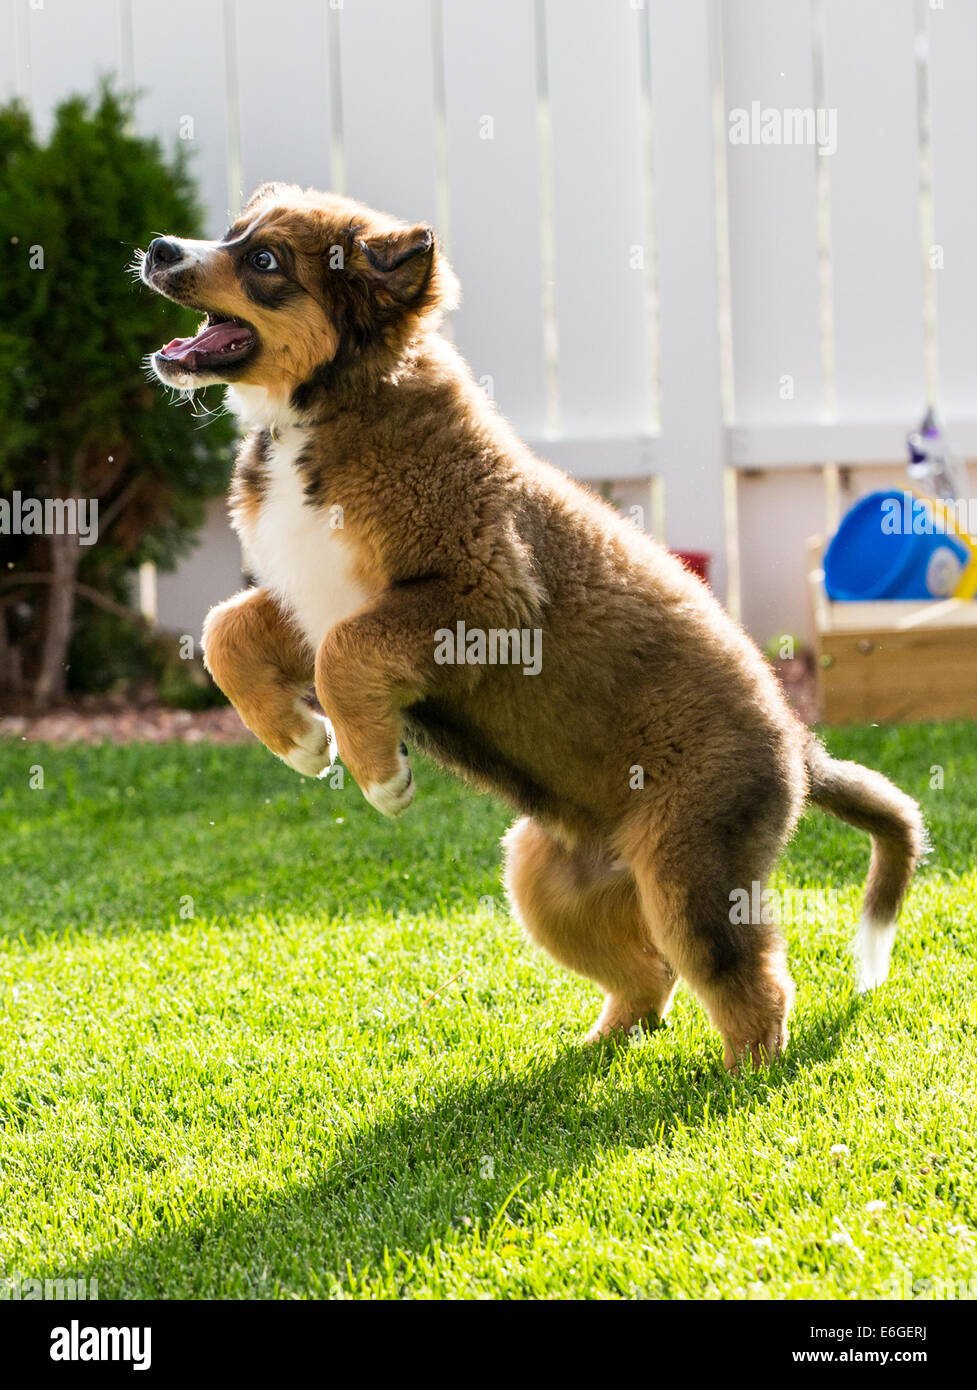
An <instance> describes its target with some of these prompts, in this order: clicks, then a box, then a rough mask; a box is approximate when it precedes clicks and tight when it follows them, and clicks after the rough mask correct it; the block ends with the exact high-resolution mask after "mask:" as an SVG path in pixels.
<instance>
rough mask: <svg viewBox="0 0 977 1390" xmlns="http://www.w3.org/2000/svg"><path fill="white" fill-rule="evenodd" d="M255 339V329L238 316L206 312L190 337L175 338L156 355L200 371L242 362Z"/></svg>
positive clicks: (175, 363)
mask: <svg viewBox="0 0 977 1390" xmlns="http://www.w3.org/2000/svg"><path fill="white" fill-rule="evenodd" d="M257 341H258V336H257V334H256V333H255V331H254V329H253V328H251V327H250V326H249V325H248V324H246V323H242V322H241V320H240V319H230V318H225V317H224V315H223V314H208V315H207V318H206V320H205V322H204V324H203V326H202V327H201V328H199V329H198V330H197V332H196V333H195V334H194V336H193V337H192V338H174V339H173V341H172V342H169V343H167V344H166V346H165V347H161V348H160V350H159V352H158V353H157V354H156V356H157V357H159V358H162V360H163V361H164V362H171V363H173V365H174V366H178V367H179V368H180V370H181V371H184V372H199V371H205V370H208V369H210V368H213V367H227V366H230V365H231V363H234V362H243V361H244V359H245V357H247V356H248V354H249V353H250V352H251V351H252V349H253V348H254V347H255V345H256V344H257Z"/></svg>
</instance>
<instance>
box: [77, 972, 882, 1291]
mask: <svg viewBox="0 0 977 1390" xmlns="http://www.w3.org/2000/svg"><path fill="white" fill-rule="evenodd" d="M859 1010H860V1001H859V1000H858V999H857V998H849V1000H848V1001H847V1002H845V1003H842V1004H840V1005H839V1006H838V1007H837V1008H835V1009H833V1010H832V1011H831V1012H829V1013H827V1014H822V1015H820V1016H819V1018H818V1020H817V1021H816V1022H812V1023H811V1024H810V1025H809V1026H808V1028H807V1030H806V1032H804V1033H802V1034H800V1035H798V1036H797V1037H796V1038H795V1040H794V1041H793V1042H792V1044H791V1047H790V1049H789V1050H788V1054H787V1056H786V1057H785V1058H784V1059H783V1060H782V1061H780V1062H778V1063H776V1064H774V1066H773V1067H772V1068H770V1069H769V1070H768V1071H765V1072H762V1073H759V1074H753V1073H749V1074H746V1075H743V1076H740V1077H737V1078H733V1077H729V1076H727V1075H726V1074H725V1073H724V1072H723V1071H722V1069H721V1067H720V1065H719V1064H718V1062H717V1061H716V1060H714V1059H710V1060H709V1061H708V1062H705V1061H699V1062H696V1060H695V1059H693V1058H688V1059H678V1060H677V1059H676V1058H675V1057H674V1054H673V1055H672V1057H671V1058H670V1059H666V1058H665V1057H664V1056H663V1055H662V1054H661V1053H660V1052H659V1053H658V1054H657V1056H656V1051H655V1038H654V1036H652V1037H651V1038H649V1039H648V1040H647V1041H646V1042H644V1043H643V1044H642V1046H641V1056H640V1061H639V1062H638V1065H637V1069H636V1072H635V1071H634V1070H630V1069H629V1077H628V1078H624V1077H623V1076H622V1077H621V1084H620V1085H615V1084H614V1082H615V1080H616V1078H615V1077H609V1076H608V1075H607V1073H608V1072H609V1070H610V1069H612V1068H613V1067H614V1063H615V1056H616V1053H615V1050H614V1049H613V1048H612V1047H610V1046H607V1045H605V1046H601V1047H597V1048H581V1047H579V1046H575V1047H574V1046H569V1045H568V1046H567V1047H566V1049H565V1050H563V1051H562V1052H561V1053H560V1054H559V1055H558V1056H557V1057H556V1059H555V1060H547V1061H545V1062H541V1063H540V1064H538V1065H535V1066H530V1068H528V1069H527V1070H525V1071H523V1072H520V1073H519V1074H518V1075H513V1074H511V1073H509V1074H500V1075H495V1076H492V1077H490V1078H488V1079H480V1078H473V1079H471V1080H469V1081H466V1082H464V1083H463V1084H457V1083H453V1082H452V1083H446V1085H445V1088H444V1091H443V1094H441V1095H440V1096H439V1097H438V1098H437V1099H436V1100H434V1101H433V1102H431V1103H430V1104H428V1105H426V1106H424V1107H420V1108H418V1109H417V1110H412V1111H407V1112H403V1111H401V1112H398V1113H396V1114H394V1115H391V1116H390V1117H388V1118H386V1119H385V1120H383V1121H382V1122H380V1123H378V1124H376V1125H375V1126H373V1127H372V1128H369V1129H366V1130H364V1131H362V1132H360V1133H358V1134H356V1135H355V1136H354V1137H353V1138H352V1139H351V1140H349V1141H348V1142H347V1143H346V1144H344V1145H343V1146H342V1147H341V1148H340V1150H339V1152H338V1153H337V1154H336V1155H335V1156H334V1158H333V1159H332V1161H331V1162H330V1163H329V1164H328V1166H327V1167H325V1168H324V1169H323V1171H322V1172H321V1174H320V1175H318V1176H317V1177H316V1178H314V1179H313V1180H312V1181H310V1182H307V1183H305V1184H303V1185H300V1186H296V1187H292V1188H288V1189H286V1190H284V1191H277V1192H274V1193H251V1194H248V1195H245V1196H233V1197H231V1196H228V1197H227V1199H226V1200H225V1201H224V1202H223V1204H222V1209H221V1211H220V1213H219V1214H218V1215H216V1216H213V1217H210V1218H207V1219H203V1220H198V1222H197V1223H196V1224H192V1223H191V1224H189V1225H186V1226H182V1227H178V1228H175V1229H172V1230H170V1231H168V1232H165V1233H162V1234H160V1235H159V1236H155V1237H153V1238H151V1239H148V1240H146V1241H144V1242H139V1241H136V1242H134V1243H127V1244H125V1245H123V1246H119V1247H116V1248H115V1249H112V1250H109V1251H105V1250H103V1251H102V1252H101V1253H100V1254H98V1255H97V1256H94V1257H93V1258H92V1259H91V1260H90V1262H89V1263H88V1267H87V1268H86V1269H83V1270H79V1271H78V1273H79V1274H86V1275H88V1277H92V1276H94V1277H97V1279H98V1281H99V1288H100V1292H101V1295H102V1297H109V1298H130V1297H136V1298H153V1297H170V1298H227V1297H231V1298H270V1297H276V1296H284V1297H295V1296H302V1295H312V1296H320V1295H328V1294H329V1293H330V1292H331V1291H334V1290H335V1288H336V1286H337V1285H338V1286H340V1287H342V1288H343V1289H344V1290H345V1291H347V1292H350V1291H353V1292H355V1289H356V1279H357V1277H358V1276H359V1275H360V1274H361V1272H362V1271H364V1270H368V1271H369V1272H370V1273H371V1274H372V1275H373V1276H374V1277H376V1276H377V1274H378V1271H379V1270H380V1269H381V1268H382V1267H383V1266H384V1265H385V1264H386V1265H387V1267H388V1268H392V1269H393V1271H394V1273H393V1280H392V1284H393V1287H395V1288H399V1287H400V1283H401V1280H404V1281H406V1278H407V1275H406V1265H407V1264H409V1263H410V1261H411V1260H412V1259H415V1260H416V1258H417V1256H418V1255H420V1254H421V1253H422V1252H424V1251H425V1250H427V1249H429V1248H433V1247H436V1246H438V1245H440V1244H442V1243H444V1242H445V1241H448V1242H459V1241H460V1242H462V1243H465V1242H471V1243H472V1244H476V1245H480V1246H481V1247H482V1249H483V1250H484V1251H485V1254H486V1257H487V1259H490V1258H491V1247H492V1243H493V1241H495V1242H498V1243H502V1244H504V1243H506V1242H508V1241H510V1240H511V1239H512V1238H513V1232H514V1230H515V1231H516V1233H517V1234H516V1238H517V1239H518V1238H519V1237H520V1234H521V1233H520V1232H519V1227H520V1224H521V1222H524V1221H525V1220H526V1218H523V1215H522V1214H523V1213H524V1211H525V1205H524V1204H525V1203H526V1202H531V1201H532V1199H533V1198H534V1196H536V1195H538V1194H539V1193H541V1192H544V1191H548V1192H550V1193H552V1192H554V1191H556V1192H558V1191H559V1189H560V1188H561V1187H562V1186H564V1185H565V1184H566V1183H568V1182H572V1181H573V1180H574V1179H575V1178H577V1177H579V1176H581V1175H585V1174H586V1173H587V1172H588V1170H593V1169H594V1168H595V1167H596V1166H597V1165H599V1164H601V1163H606V1162H609V1161H612V1159H613V1157H614V1155H615V1154H617V1155H620V1154H621V1152H622V1151H628V1150H639V1149H640V1150H644V1151H648V1150H653V1151H655V1152H658V1153H663V1152H665V1151H667V1149H668V1148H669V1146H670V1145H671V1144H672V1142H673V1140H674V1138H675V1136H676V1134H677V1133H678V1132H679V1131H680V1130H681V1131H683V1132H684V1131H687V1130H689V1129H694V1128H697V1127H699V1126H701V1125H703V1124H704V1123H708V1124H709V1125H710V1126H715V1125H716V1124H720V1125H721V1124H722V1123H723V1122H724V1120H725V1119H726V1118H727V1116H729V1115H730V1114H731V1113H732V1112H733V1111H734V1109H735V1110H736V1111H737V1112H739V1113H742V1111H743V1109H744V1107H750V1108H754V1109H755V1108H757V1107H762V1106H763V1105H765V1104H766V1102H767V1100H768V1099H769V1098H770V1097H771V1095H772V1094H773V1093H775V1092H776V1091H777V1090H778V1089H779V1088H781V1087H784V1086H791V1085H793V1084H794V1082H795V1081H796V1080H798V1079H799V1078H801V1077H802V1075H803V1073H804V1071H805V1069H806V1068H808V1067H810V1066H811V1065H813V1064H814V1063H815V1062H824V1061H826V1060H828V1059H829V1058H830V1057H831V1056H833V1054H834V1053H835V1052H836V1051H837V1049H838V1048H839V1047H840V1045H841V1040H842V1037H843V1036H844V1033H845V1031H846V1028H847V1026H848V1025H849V1024H850V1023H851V1022H852V1021H853V1020H854V1018H855V1017H856V1015H857V1014H858V1012H859ZM602 1081H604V1082H606V1083H608V1084H601V1082H602ZM514 1189H516V1191H515V1192H514V1191H513V1190H514ZM660 1196H661V1199H662V1200H663V1202H664V1203H665V1205H666V1206H667V1204H668V1200H669V1198H668V1194H667V1193H662V1194H660ZM507 1199H508V1201H507ZM634 1200H635V1202H646V1203H647V1202H650V1203H651V1204H652V1208H653V1204H654V1201H655V1200H657V1194H655V1193H654V1192H653V1191H651V1192H649V1191H646V1190H645V1191H636V1192H635V1194H634ZM476 1253H477V1252H476ZM391 1262H392V1264H391ZM351 1276H352V1277H351ZM390 1287H391V1281H390V1280H389V1279H388V1282H387V1288H388V1289H389V1288H390Z"/></svg>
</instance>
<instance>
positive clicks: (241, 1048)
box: [0, 723, 977, 1298]
mask: <svg viewBox="0 0 977 1390" xmlns="http://www.w3.org/2000/svg"><path fill="white" fill-rule="evenodd" d="M829 743H830V745H831V747H832V748H833V750H834V751H835V752H836V753H839V754H841V755H844V756H850V757H857V758H859V759H860V760H863V761H865V762H867V763H870V764H871V765H873V766H877V767H879V768H881V769H882V770H883V771H885V772H886V773H888V774H889V775H890V776H892V777H893V778H894V779H896V780H897V781H898V782H899V783H900V784H901V785H902V786H903V787H904V788H905V789H906V790H907V791H910V792H911V793H912V794H913V795H915V796H917V797H919V798H920V800H921V801H922V802H923V805H924V809H925V811H926V814H927V817H928V820H929V823H930V828H931V833H932V838H933V841H934V846H935V849H934V852H933V855H932V857H931V859H930V861H929V862H928V863H927V865H926V866H925V867H924V869H923V871H922V872H921V874H920V877H919V879H918V881H917V886H916V888H915V889H914V891H913V894H912V897H911V899H910V902H909V905H908V908H907V909H906V911H905V913H904V916H903V922H902V930H901V933H900V936H899V938H898V941H897V945H896V950H895V955H894V961H893V970H892V976H891V978H890V980H889V982H888V984H886V985H885V986H884V987H883V988H882V989H881V990H880V991H878V992H877V993H876V995H874V996H872V997H871V998H869V999H868V1000H867V1001H864V1002H860V1001H859V1000H857V999H856V997H855V996H854V994H853V991H852V987H851V968H850V960H849V955H848V951H847V939H848V935H849V927H850V923H851V922H852V921H853V920H854V918H855V915H856V911H857V903H858V900H859V897H860V893H861V885H862V881H863V878H864V874H865V869H866V864H867V858H868V841H867V838H866V837H864V836H862V835H860V834H858V833H856V832H855V831H851V830H849V829H847V828H845V827H843V826H841V825H839V824H838V823H837V822H834V821H830V820H828V819H827V818H823V817H821V816H819V815H815V814H810V815H808V816H807V817H806V818H805V820H804V822H803V824H802V826H801V828H800V830H799V832H798V834H797V836H796V838H795V840H794V843H793V844H792V846H791V848H790V850H789V851H788V853H787V855H786V857H785V859H784V862H783V863H782V865H781V866H780V870H779V871H778V875H777V878H776V884H777V885H778V886H781V887H788V886H790V887H795V888H796V887H806V888H811V889H818V888H820V889H832V890H835V891H836V892H837V895H838V899H837V901H838V904H839V906H840V909H841V910H840V911H839V912H838V913H837V915H836V916H834V917H832V918H831V919H830V920H829V922H828V923H827V925H823V926H820V927H819V926H816V925H808V924H800V925H795V926H793V927H792V928H791V929H790V931H789V933H788V935H789V938H790V942H791V959H792V964H793V968H794V973H795V976H796V979H797V983H798V1002H797V1009H796V1013H795V1015H794V1022H793V1034H792V1040H791V1045H790V1048H789V1050H788V1053H787V1055H786V1057H785V1058H784V1060H783V1061H782V1062H781V1063H778V1064H777V1065H775V1066H774V1067H773V1068H772V1069H771V1070H770V1071H769V1072H768V1073H765V1074H760V1075H753V1074H750V1075H745V1076H742V1077H740V1078H738V1079H730V1078H729V1077H728V1076H726V1075H725V1073H724V1072H723V1069H722V1064H721V1053H722V1050H721V1045H720V1042H719V1039H718V1037H717V1036H716V1034H715V1033H714V1032H713V1031H712V1030H711V1028H710V1027H709V1025H708V1024H707V1022H706V1020H705V1017H704V1015H703V1013H702V1011H701V1009H700V1007H699V1005H698V1004H697V1003H696V1001H695V1000H694V999H693V998H692V996H691V995H690V994H689V993H688V992H687V991H686V990H685V989H684V988H683V990H681V991H680V993H679V997H678V999H677V1002H676V1005H675V1008H674V1011H673V1014H672V1019H671V1022H670V1025H669V1026H668V1027H667V1028H666V1029H663V1030H660V1031H659V1032H657V1033H656V1034H654V1035H653V1036H651V1037H648V1038H646V1039H644V1040H639V1041H635V1042H631V1043H628V1044H625V1045H623V1046H621V1047H618V1048H613V1047H610V1046H602V1047H598V1048H595V1049H589V1048H585V1047H583V1046H582V1045H581V1043H580V1038H581V1036H582V1034H583V1032H584V1031H585V1029H586V1027H588V1026H589V1024H590V1023H591V1022H592V1020H593V1017H594V1016H595V1014H596V1012H597V1008H598V1002H599V1001H598V995H597V991H596V989H595V988H594V987H593V986H592V985H590V984H589V983H586V982H584V981H580V980H577V979H576V978H574V977H572V976H570V975H568V974H567V973H565V972H564V971H562V970H560V969H558V968H557V967H556V966H554V965H552V964H551V963H550V962H549V961H548V960H547V959H545V958H544V957H542V956H541V955H539V954H538V953H537V952H536V951H535V950H533V949H532V948H530V947H529V946H528V945H527V944H526V943H525V942H524V941H523V940H522V938H521V934H520V932H519V930H518V928H517V927H516V926H515V924H514V923H513V922H512V920H511V918H510V917H509V915H508V912H507V909H506V905H505V902H504V900H503V897H502V895H501V891H500V886H499V852H498V843H497V842H498V838H499V835H500V833H501V831H502V830H503V828H504V827H505V825H506V824H507V822H508V820H509V819H510V818H509V816H508V813H507V812H506V811H505V810H504V809H503V808H501V807H500V806H498V805H497V804H494V803H492V802H490V801H488V800H485V799H482V798H478V797H476V796H474V795H473V794H471V793H469V792H468V791H466V790H465V789H463V788H462V787H460V786H459V785H458V784H456V783H454V782H451V781H449V780H448V779H447V778H444V777H442V776H441V775H440V774H439V773H437V772H436V771H435V770H434V769H433V768H431V767H430V766H426V765H424V764H421V765H420V766H418V767H417V768H416V775H417V777H418V782H419V790H418V797H417V800H416V802H415V804H414V806H413V808H412V809H411V811H410V812H409V813H408V814H407V815H406V816H405V817H404V818H403V819H402V820H401V821H399V822H396V823H391V822H387V821H384V820H382V819H381V818H380V817H379V816H378V815H377V814H376V813H375V812H374V811H372V810H371V809H370V808H369V807H368V806H367V804H366V802H365V801H364V800H363V798H362V796H361V794H360V792H359V790H358V789H357V788H356V787H355V785H354V784H353V783H352V781H351V780H349V779H347V782H346V786H345V788H344V789H337V788H330V787H329V786H328V785H327V784H325V783H313V782H307V781H303V780H301V779H300V778H298V777H297V776H296V775H295V774H294V773H292V772H290V771H289V770H288V769H286V768H284V767H283V766H282V765H281V764H280V763H278V762H277V761H276V760H275V759H274V758H272V757H271V755H270V754H268V753H266V752H265V751H264V750H263V749H261V748H259V747H251V746H249V747H214V746H211V745H200V746H198V747H185V746H176V745H174V746H164V747H154V746H130V747H106V748H101V749H96V748H74V749H68V750H64V749H54V748H49V747H45V746H41V745H38V744H26V743H18V742H7V743H4V744H0V882H2V885H3V894H2V910H0V924H2V933H0V943H2V945H0V1047H2V1053H0V1056H2V1075H0V1125H2V1147H0V1275H6V1276H8V1277H9V1276H11V1275H16V1274H20V1275H21V1276H22V1277H25V1278H38V1277H40V1278H43V1277H49V1278H55V1277H61V1278H64V1277H71V1276H74V1277H81V1276H89V1277H92V1276H94V1277H97V1279H98V1281H99V1293H100V1296H101V1297H102V1298H109V1297H173V1298H187V1297H211V1298H213V1297H234V1298H241V1297H245V1298H248V1297H250V1298H255V1297H257V1298H267V1297H307V1296H313V1297H321V1296H338V1297H355V1298H360V1297H402V1296H407V1297H444V1296H449V1297H452V1296H459V1297H480V1296H487V1297H526V1296H529V1297H532V1296H540V1295H541V1296H554V1297H563V1296H571V1297H581V1296H583V1297H596V1298H606V1297H610V1298H618V1297H650V1298H658V1297H667V1298H674V1297H703V1296H704V1297H734V1298H742V1297H751V1298H752V1297H756V1298H782V1297H787V1298H806V1297H812V1296H815V1297H816V1296H822V1297H829V1298H850V1297H860V1298H880V1297H887V1296H892V1294H893V1293H894V1292H897V1291H898V1289H901V1288H902V1283H901V1281H902V1280H904V1279H905V1278H906V1277H907V1275H908V1277H909V1278H910V1279H911V1280H925V1279H934V1280H936V1279H941V1280H942V1279H950V1278H952V1279H954V1280H960V1279H965V1280H966V1279H973V1278H975V1277H977V1267H975V1266H977V1195H975V1185H977V1184H975V1177H977V1173H975V1168H977V1126H975V1123H974V1111H975V1097H977V986H975V962H977V873H975V867H974V865H975V856H977V729H975V726H974V725H972V724H964V723H959V724H950V725H943V726H937V725H928V726H916V727H913V728H902V729H880V728H866V729H858V730H848V731H843V732H837V733H832V734H831V735H830V736H829ZM38 766H40V767H42V768H43V777H44V787H43V789H40V788H35V789H32V788H31V787H30V785H29V781H30V778H31V769H32V768H36V767H38ZM934 767H939V768H942V769H943V778H944V788H943V789H941V790H938V789H934V788H931V781H933V780H938V776H937V777H936V778H934V775H933V774H932V772H931V769H933V768H934ZM35 780H37V779H36V775H35ZM841 1146H844V1147H841ZM897 1279H898V1280H899V1281H900V1283H899V1285H898V1286H897V1285H896V1284H895V1283H894V1281H895V1280H897ZM973 1287H974V1289H975V1290H977V1284H975V1285H974V1286H973Z"/></svg>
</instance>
